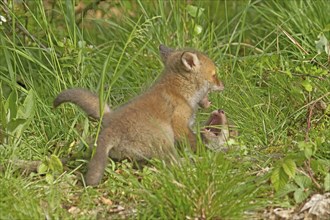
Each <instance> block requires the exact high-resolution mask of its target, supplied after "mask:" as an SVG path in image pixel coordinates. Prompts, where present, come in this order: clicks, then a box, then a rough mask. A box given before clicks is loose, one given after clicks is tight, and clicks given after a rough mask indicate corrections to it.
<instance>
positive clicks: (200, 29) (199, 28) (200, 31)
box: [194, 24, 203, 35]
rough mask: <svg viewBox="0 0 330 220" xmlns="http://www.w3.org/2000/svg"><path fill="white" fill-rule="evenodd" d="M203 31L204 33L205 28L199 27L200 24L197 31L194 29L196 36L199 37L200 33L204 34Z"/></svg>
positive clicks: (196, 26) (196, 28) (196, 27)
mask: <svg viewBox="0 0 330 220" xmlns="http://www.w3.org/2000/svg"><path fill="white" fill-rule="evenodd" d="M202 31H203V27H202V26H200V25H198V24H196V25H195V29H194V32H195V34H196V35H199V34H200V33H202Z"/></svg>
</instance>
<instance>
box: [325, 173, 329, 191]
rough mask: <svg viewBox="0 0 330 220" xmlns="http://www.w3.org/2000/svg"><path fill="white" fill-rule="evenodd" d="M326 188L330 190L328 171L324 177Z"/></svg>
mask: <svg viewBox="0 0 330 220" xmlns="http://www.w3.org/2000/svg"><path fill="white" fill-rule="evenodd" d="M324 190H325V191H330V173H328V174H327V175H326V176H325V178H324Z"/></svg>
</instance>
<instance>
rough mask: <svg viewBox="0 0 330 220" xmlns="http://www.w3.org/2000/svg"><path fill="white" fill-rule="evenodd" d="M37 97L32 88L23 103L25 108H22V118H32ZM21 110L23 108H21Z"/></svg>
mask: <svg viewBox="0 0 330 220" xmlns="http://www.w3.org/2000/svg"><path fill="white" fill-rule="evenodd" d="M34 103H35V97H34V92H33V90H32V89H31V90H30V91H29V92H28V94H27V96H26V98H25V100H24V103H23V106H22V107H23V108H22V111H21V114H22V115H21V117H22V118H26V119H32V117H33V115H34V108H35V105H34ZM20 110H21V109H20Z"/></svg>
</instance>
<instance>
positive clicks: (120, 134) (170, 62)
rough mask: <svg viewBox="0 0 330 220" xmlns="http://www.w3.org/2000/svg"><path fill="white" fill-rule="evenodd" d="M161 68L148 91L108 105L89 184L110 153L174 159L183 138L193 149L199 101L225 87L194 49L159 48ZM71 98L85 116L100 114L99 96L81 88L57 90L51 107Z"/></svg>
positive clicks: (95, 181) (97, 177) (123, 156)
mask: <svg viewBox="0 0 330 220" xmlns="http://www.w3.org/2000/svg"><path fill="white" fill-rule="evenodd" d="M159 50H160V54H161V57H162V60H163V62H164V66H165V68H164V70H163V73H162V75H161V76H160V78H159V79H158V81H157V82H156V83H155V84H154V85H153V86H152V87H151V88H150V89H148V90H147V91H146V92H144V93H143V94H141V95H139V96H137V97H136V98H134V99H133V100H131V101H130V102H128V103H126V104H125V105H123V106H121V107H119V108H117V109H115V110H112V111H111V112H110V108H109V107H108V106H107V105H106V106H105V107H104V116H103V123H102V130H101V132H100V135H99V138H98V140H97V148H96V151H95V154H94V156H93V157H92V159H91V161H90V162H89V165H88V171H87V174H86V177H85V179H86V184H87V185H97V184H98V183H99V182H100V180H101V178H102V176H103V173H104V169H105V167H106V165H107V158H108V156H110V157H111V158H112V159H115V160H123V159H130V160H133V161H136V162H139V161H143V160H146V159H151V158H160V159H165V160H171V159H174V160H175V159H176V157H177V153H176V149H175V147H174V144H175V142H176V141H180V140H182V139H185V138H187V140H188V142H189V144H190V146H191V148H192V150H195V149H196V136H195V134H194V132H193V131H192V128H191V127H192V125H193V123H194V118H195V117H194V116H195V113H196V110H197V108H198V105H199V103H200V102H201V101H202V100H203V99H204V98H205V97H207V93H208V92H209V91H215V90H218V91H220V90H223V88H224V86H223V85H222V83H221V81H219V79H218V78H217V76H216V67H215V65H214V63H213V62H212V60H211V59H209V58H208V57H207V56H206V55H204V54H203V53H201V52H198V51H195V50H185V49H180V50H174V49H170V48H167V47H166V46H164V45H160V46H159ZM64 102H72V103H74V104H76V105H78V106H79V107H81V108H82V109H83V110H84V111H85V112H86V113H87V114H88V115H90V116H91V117H94V118H96V119H98V118H99V117H100V114H99V112H100V109H99V99H98V98H97V96H96V95H93V94H92V93H90V92H88V91H86V90H82V89H69V90H65V91H63V92H62V93H60V94H59V95H58V96H57V98H56V99H55V101H54V106H55V107H57V106H58V105H60V104H62V103H64Z"/></svg>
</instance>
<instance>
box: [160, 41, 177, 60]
mask: <svg viewBox="0 0 330 220" xmlns="http://www.w3.org/2000/svg"><path fill="white" fill-rule="evenodd" d="M173 51H174V49H172V48H169V47H166V46H165V45H164V44H161V45H159V53H160V56H161V58H162V61H163V63H166V60H167V58H168V56H169V55H170V54H171V53H172V52H173Z"/></svg>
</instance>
